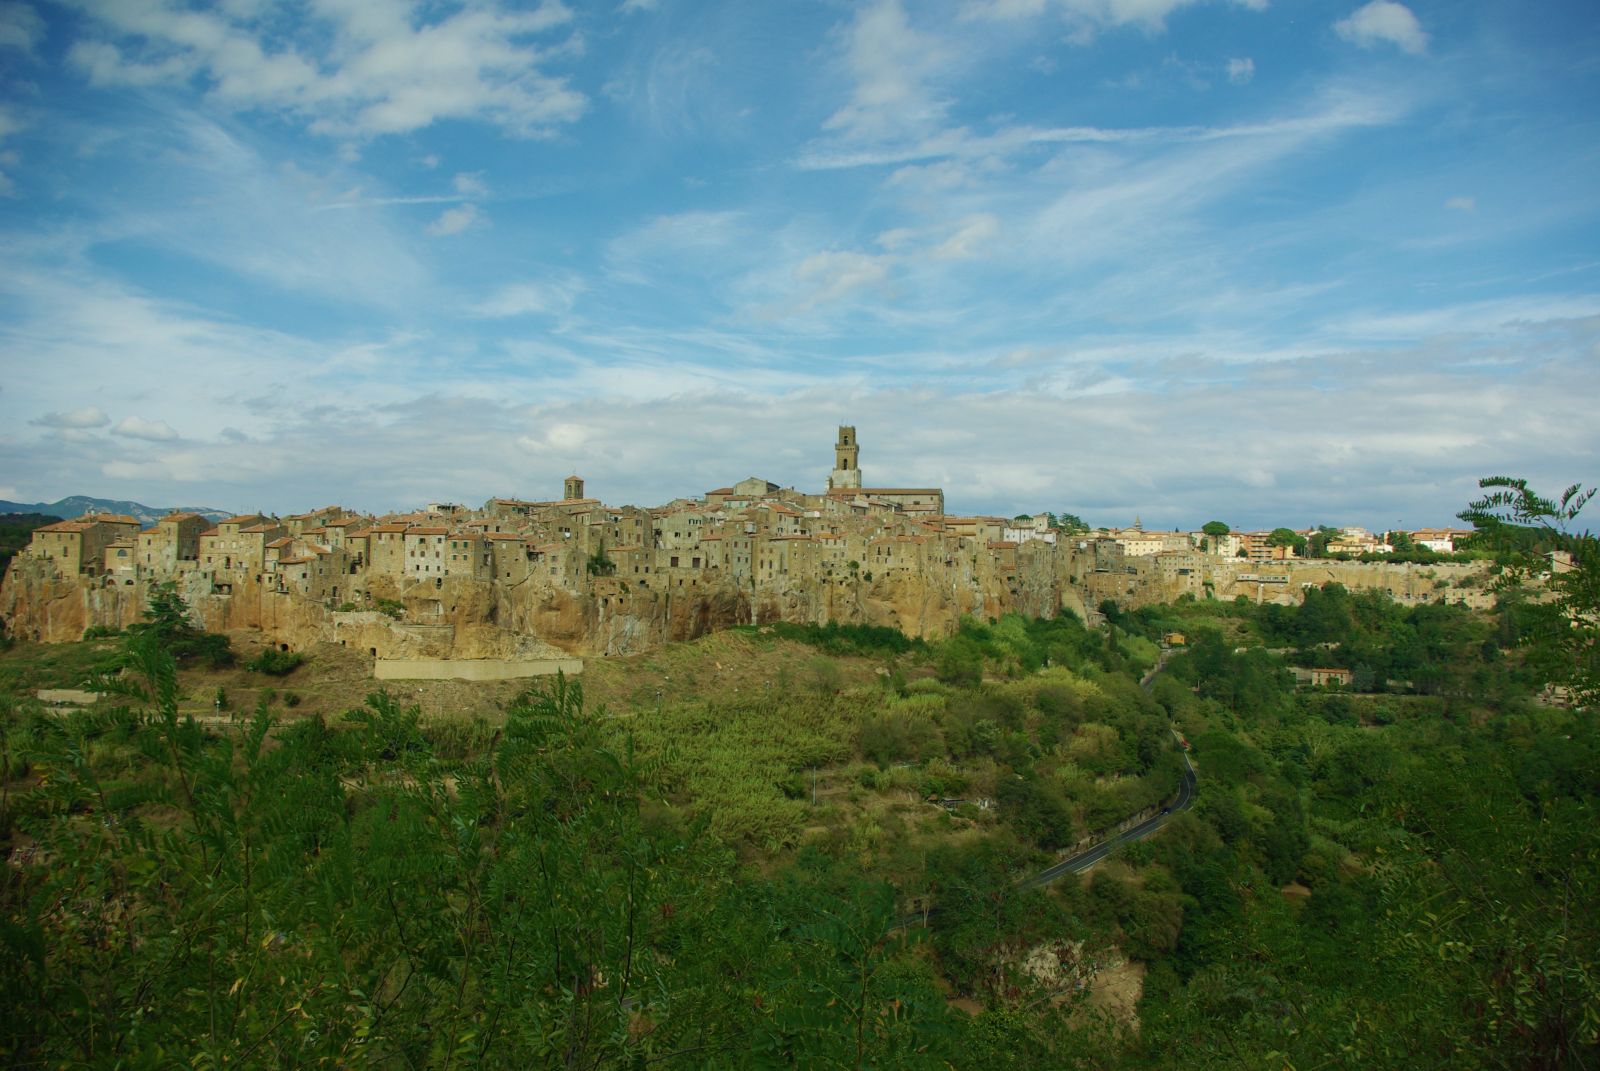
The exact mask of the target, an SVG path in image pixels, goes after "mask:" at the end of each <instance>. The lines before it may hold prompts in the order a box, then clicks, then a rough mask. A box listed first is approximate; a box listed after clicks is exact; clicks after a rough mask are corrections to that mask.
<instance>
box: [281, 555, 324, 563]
mask: <svg viewBox="0 0 1600 1071" xmlns="http://www.w3.org/2000/svg"><path fill="white" fill-rule="evenodd" d="M314 561H316V559H315V558H312V557H309V556H308V557H303V558H279V559H278V564H279V565H304V564H306V563H307V562H314Z"/></svg>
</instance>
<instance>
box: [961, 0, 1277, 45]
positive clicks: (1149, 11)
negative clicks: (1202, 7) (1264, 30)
mask: <svg viewBox="0 0 1600 1071" xmlns="http://www.w3.org/2000/svg"><path fill="white" fill-rule="evenodd" d="M1198 2H1199V0H970V2H969V3H968V4H967V6H966V9H965V13H966V15H967V17H969V18H984V19H996V20H1009V19H1024V18H1034V17H1037V16H1039V15H1041V14H1043V13H1044V12H1045V11H1046V10H1049V9H1052V8H1053V9H1055V10H1057V11H1059V12H1060V13H1061V14H1062V15H1063V16H1065V17H1066V18H1067V20H1068V21H1069V22H1070V23H1071V24H1072V25H1073V27H1074V30H1075V32H1074V34H1073V40H1075V41H1077V42H1079V43H1086V42H1087V41H1089V40H1091V39H1092V38H1093V36H1094V34H1095V32H1096V31H1098V30H1101V29H1106V28H1110V27H1116V26H1128V25H1133V26H1139V27H1141V28H1142V29H1144V30H1146V31H1147V32H1156V31H1159V30H1162V29H1164V28H1165V27H1166V21H1167V16H1168V15H1170V14H1172V13H1173V12H1174V11H1177V10H1178V9H1179V8H1184V7H1188V6H1190V5H1191V4H1195V3H1198ZM1235 2H1236V3H1238V4H1239V6H1241V7H1247V8H1250V9H1251V10H1252V11H1261V10H1263V9H1265V8H1266V6H1267V0H1235Z"/></svg>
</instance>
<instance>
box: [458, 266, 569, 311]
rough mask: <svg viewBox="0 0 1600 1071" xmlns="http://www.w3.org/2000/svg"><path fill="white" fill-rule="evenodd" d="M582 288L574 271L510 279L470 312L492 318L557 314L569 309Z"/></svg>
mask: <svg viewBox="0 0 1600 1071" xmlns="http://www.w3.org/2000/svg"><path fill="white" fill-rule="evenodd" d="M583 289H584V287H583V281H582V280H581V279H579V278H578V277H577V276H575V275H569V276H563V277H560V278H556V279H550V280H544V281H538V282H521V283H511V284H509V285H507V286H504V287H502V288H501V289H500V290H499V291H497V292H496V293H495V294H494V296H493V297H491V298H489V299H488V300H487V301H484V302H482V303H481V304H479V305H477V306H475V307H474V309H473V312H474V313H475V314H476V315H478V316H484V317H491V318H494V317H506V316H555V315H560V314H562V313H566V312H570V311H571V310H572V306H573V303H574V302H575V301H577V299H578V295H579V294H581V293H583Z"/></svg>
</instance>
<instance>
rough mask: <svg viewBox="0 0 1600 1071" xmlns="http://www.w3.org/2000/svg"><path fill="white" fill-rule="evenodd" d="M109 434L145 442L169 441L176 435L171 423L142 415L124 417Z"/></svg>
mask: <svg viewBox="0 0 1600 1071" xmlns="http://www.w3.org/2000/svg"><path fill="white" fill-rule="evenodd" d="M111 434H113V435H121V436H123V437H125V438H128V439H144V440H146V441H147V442H157V443H160V442H171V441H172V440H173V439H176V438H177V437H178V433H177V432H176V431H174V430H173V428H172V425H171V424H168V423H167V422H166V421H165V420H146V419H145V418H144V417H136V416H131V417H124V418H123V419H122V420H121V421H119V422H118V423H117V425H116V426H115V427H114V428H112V429H111Z"/></svg>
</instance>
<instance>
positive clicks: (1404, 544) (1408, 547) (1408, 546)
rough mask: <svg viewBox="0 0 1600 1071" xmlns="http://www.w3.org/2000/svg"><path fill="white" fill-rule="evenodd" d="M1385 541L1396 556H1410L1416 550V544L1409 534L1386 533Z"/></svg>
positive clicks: (1399, 532)
mask: <svg viewBox="0 0 1600 1071" xmlns="http://www.w3.org/2000/svg"><path fill="white" fill-rule="evenodd" d="M1385 540H1386V542H1388V544H1389V546H1390V547H1392V548H1393V549H1394V552H1395V553H1396V554H1410V553H1411V552H1412V551H1414V550H1416V549H1417V545H1416V543H1415V542H1413V541H1412V539H1411V533H1410V532H1401V531H1394V532H1388V533H1386V535H1385Z"/></svg>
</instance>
